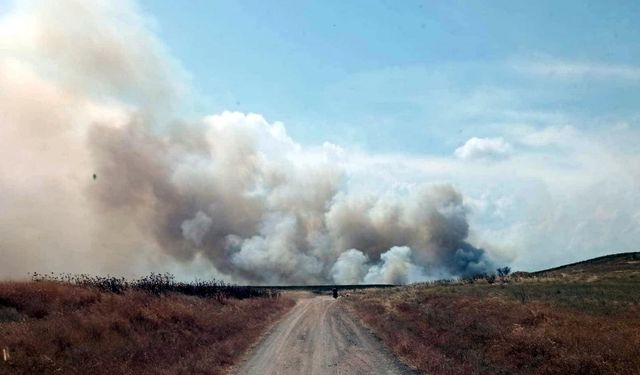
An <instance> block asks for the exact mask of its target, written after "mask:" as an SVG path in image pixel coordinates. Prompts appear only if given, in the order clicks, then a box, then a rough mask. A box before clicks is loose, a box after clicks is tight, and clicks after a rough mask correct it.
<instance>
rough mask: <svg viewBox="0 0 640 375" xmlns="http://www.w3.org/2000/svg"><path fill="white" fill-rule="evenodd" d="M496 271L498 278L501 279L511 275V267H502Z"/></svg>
mask: <svg viewBox="0 0 640 375" xmlns="http://www.w3.org/2000/svg"><path fill="white" fill-rule="evenodd" d="M497 271H498V276H500V277H501V278H505V277H507V276H508V275H509V274H510V273H511V267H508V266H504V267H502V268H498V269H497Z"/></svg>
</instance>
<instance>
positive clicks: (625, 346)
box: [348, 286, 640, 374]
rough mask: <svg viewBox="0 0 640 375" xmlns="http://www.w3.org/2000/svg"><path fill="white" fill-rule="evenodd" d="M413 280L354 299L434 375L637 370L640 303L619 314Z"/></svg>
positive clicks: (402, 352)
mask: <svg viewBox="0 0 640 375" xmlns="http://www.w3.org/2000/svg"><path fill="white" fill-rule="evenodd" d="M470 288H474V287H472V286H451V287H433V286H413V287H405V288H397V289H395V290H393V291H367V292H365V293H360V294H354V295H352V297H351V298H349V299H348V301H349V305H350V307H351V308H352V309H353V311H354V312H355V313H356V314H357V315H358V316H359V317H360V318H361V319H362V320H363V322H364V323H365V324H366V325H368V326H369V327H371V328H372V329H373V330H374V331H375V332H377V333H378V334H379V335H380V336H381V338H382V339H383V340H384V341H385V342H386V343H387V345H388V346H389V347H390V348H391V349H392V350H393V351H395V352H396V353H397V354H398V355H399V356H401V357H402V358H404V359H405V360H406V361H407V362H408V363H410V364H412V365H414V366H416V367H417V368H418V369H420V370H421V371H423V372H425V373H429V374H638V373H640V319H639V318H638V316H639V315H638V313H639V312H640V309H638V306H637V304H628V305H626V307H625V308H624V309H619V310H616V311H617V312H616V313H615V314H606V315H605V314H597V313H590V312H589V311H584V310H579V309H572V308H568V307H566V306H563V305H559V304H554V303H552V302H550V301H544V302H543V301H537V300H530V301H529V302H527V303H522V302H521V301H519V300H518V299H517V298H509V297H508V296H507V295H504V294H500V293H495V294H494V293H489V292H488V291H489V290H491V289H496V288H499V287H497V286H496V287H489V286H485V287H484V288H485V290H486V291H487V292H486V293H482V289H478V288H475V290H473V291H470V290H465V289H470Z"/></svg>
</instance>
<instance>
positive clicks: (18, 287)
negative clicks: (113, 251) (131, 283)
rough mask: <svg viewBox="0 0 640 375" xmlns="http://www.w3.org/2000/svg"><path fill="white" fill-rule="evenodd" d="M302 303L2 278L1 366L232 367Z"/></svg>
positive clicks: (92, 369)
mask: <svg viewBox="0 0 640 375" xmlns="http://www.w3.org/2000/svg"><path fill="white" fill-rule="evenodd" d="M293 304H294V302H293V300H291V299H290V298H288V297H285V296H279V297H277V298H265V297H257V298H247V299H234V298H226V299H220V298H200V297H194V296H186V295H182V294H179V293H167V294H163V295H154V294H151V293H147V292H144V291H137V290H127V291H125V292H123V293H120V294H117V293H110V292H105V291H100V290H98V289H96V288H91V287H82V286H74V285H69V284H65V283H60V282H50V281H44V282H4V283H0V350H1V349H4V350H5V351H6V352H7V353H8V355H9V358H8V359H7V360H4V358H3V356H2V354H0V373H3V374H20V373H29V374H33V373H64V374H69V373H71V374H74V373H77V374H134V373H135V374H140V373H163V374H176V373H207V374H211V373H213V374H216V373H224V372H226V371H227V369H229V368H230V366H231V365H232V364H234V363H235V362H236V361H237V360H238V359H239V357H240V356H241V355H242V354H243V353H244V352H245V351H246V350H247V349H248V348H249V347H250V346H251V344H253V343H254V342H255V341H256V340H257V339H258V337H259V336H260V335H261V334H262V332H263V331H264V330H265V329H266V327H267V326H268V325H269V324H270V323H271V322H273V321H274V320H275V319H277V318H278V317H279V316H280V315H281V314H283V313H284V312H285V311H287V310H288V309H289V308H290V307H292V306H293Z"/></svg>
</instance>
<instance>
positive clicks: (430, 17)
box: [141, 1, 640, 154]
mask: <svg viewBox="0 0 640 375" xmlns="http://www.w3.org/2000/svg"><path fill="white" fill-rule="evenodd" d="M141 7H142V8H143V9H144V10H145V11H146V12H148V13H149V14H150V15H151V16H152V17H153V18H154V19H155V21H156V28H157V30H158V33H159V35H160V37H161V39H162V40H163V42H164V43H166V44H167V46H168V47H169V49H170V50H171V51H172V52H173V53H174V54H175V56H177V57H178V58H179V59H180V61H181V62H182V64H183V65H184V66H185V68H186V70H187V71H189V72H190V73H191V75H192V79H193V83H194V87H195V88H196V89H197V90H198V92H199V93H202V94H204V96H205V97H206V100H204V101H203V102H202V103H199V104H200V105H198V106H195V107H196V108H194V110H195V111H196V112H209V111H211V110H214V111H219V110H224V109H232V110H240V111H245V112H246V111H250V112H257V113H261V114H264V115H265V116H266V117H267V118H270V119H274V120H278V121H282V122H284V123H285V124H287V129H288V131H289V132H290V134H291V135H292V136H293V137H294V138H295V139H297V140H299V141H301V142H304V143H318V142H323V141H330V142H334V143H341V142H342V143H348V144H349V145H350V146H352V145H354V144H355V145H357V146H359V147H362V148H365V149H371V150H375V151H392V152H396V151H402V152H410V153H418V154H419V153H436V154H447V153H450V152H451V151H452V149H453V148H455V147H456V146H458V145H460V144H461V143H463V142H465V141H466V139H468V138H469V137H471V136H478V135H492V133H494V132H495V131H494V130H493V128H495V127H496V126H506V123H509V122H516V121H522V120H527V121H529V122H532V121H542V120H541V119H540V118H542V117H545V116H552V115H555V116H570V117H571V118H572V119H573V118H575V119H576V121H579V124H576V126H580V127H587V126H598V123H597V121H598V119H599V118H607V119H609V118H615V119H618V118H622V117H624V118H625V119H628V118H633V116H634V115H635V108H637V103H638V90H637V81H638V78H639V77H638V75H639V72H638V71H637V70H635V69H637V68H635V67H634V64H636V63H637V61H640V46H639V44H638V40H639V38H640V26H638V24H637V22H634V20H636V19H637V17H638V16H639V15H640V4H638V3H637V2H634V1H628V2H615V1H614V2H606V3H605V2H601V1H563V2H557V1H540V2H526V1H515V2H514V1H490V2H486V1H451V2H435V1H433V2H431V1H403V2H396V1H347V2H344V1H274V2H264V1H194V2H189V3H188V4H184V3H176V2H171V1H147V2H143V3H142V4H141ZM581 70H584V71H581ZM626 70H629V71H628V72H627V73H624V71H626ZM505 112H506V113H505ZM517 115H519V116H520V117H516V116H517ZM532 117H536V118H534V119H532ZM536 125H537V124H536ZM542 125H544V124H542Z"/></svg>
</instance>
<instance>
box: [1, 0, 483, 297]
mask: <svg viewBox="0 0 640 375" xmlns="http://www.w3.org/2000/svg"><path fill="white" fill-rule="evenodd" d="M0 46H1V47H2V48H1V51H2V52H1V53H0V114H1V115H2V116H0V149H2V158H0V171H1V172H2V173H0V196H1V197H2V198H0V199H2V200H1V201H0V205H1V208H2V210H1V211H0V249H1V251H2V259H3V261H2V263H1V266H0V271H1V272H2V275H3V276H6V277H19V276H23V275H25V274H26V273H27V272H30V271H44V270H46V271H49V270H51V271H70V272H100V273H102V272H111V273H117V274H128V275H135V274H140V273H145V272H149V271H163V270H170V271H176V272H180V273H182V274H183V275H187V276H192V275H193V274H194V273H196V272H197V273H198V274H199V275H201V276H202V275H209V276H215V277H223V278H226V279H229V280H235V281H242V282H252V283H270V284H273V283H321V282H339V283H358V282H363V281H366V282H390V283H404V282H411V281H417V280H420V279H424V278H426V277H428V275H429V274H433V273H444V274H448V275H465V274H469V273H471V272H476V271H481V270H484V269H487V268H488V267H491V263H490V261H489V260H488V258H487V256H486V254H485V252H484V250H482V249H479V248H476V247H474V246H472V245H470V244H469V242H467V236H468V234H469V226H468V223H467V208H466V206H465V204H464V200H463V197H462V195H461V194H460V193H459V192H458V191H457V190H456V189H455V188H453V187H452V186H450V185H447V184H438V185H432V184H421V186H416V187H415V189H412V190H411V191H410V192H405V193H397V192H394V191H390V192H389V193H388V194H387V193H384V194H377V193H363V192H359V191H355V189H353V188H352V187H351V185H350V178H351V172H350V171H349V168H348V166H346V165H344V164H342V163H341V160H342V159H343V158H344V157H345V156H344V154H345V152H344V150H342V149H341V148H339V147H337V146H334V145H331V144H325V145H323V146H322V147H303V146H302V145H300V144H298V143H296V142H295V141H294V140H292V139H291V138H290V137H289V136H288V135H287V132H286V130H285V128H284V125H282V124H280V123H277V122H276V123H269V122H268V121H266V120H265V119H264V118H263V117H262V116H260V115H258V114H243V113H237V112H223V113H221V114H216V115H212V116H208V117H206V118H203V119H196V120H171V121H170V120H167V119H168V118H171V117H174V118H175V117H176V114H177V113H178V112H177V111H174V109H175V108H177V107H179V104H178V103H179V101H180V97H181V95H182V94H184V93H185V91H186V89H185V85H184V84H183V82H184V81H185V76H186V75H185V74H184V73H183V72H182V70H181V69H180V67H179V64H177V63H176V62H175V61H173V60H172V59H171V58H170V57H169V55H168V54H167V53H166V51H165V50H164V48H163V47H162V45H161V43H159V42H158V41H157V40H156V38H155V37H154V36H153V32H152V31H151V30H150V28H149V22H148V21H147V20H146V19H145V18H144V17H142V16H140V13H139V11H138V9H137V8H136V7H135V6H134V5H132V4H131V3H129V2H124V1H96V2H85V1H79V0H78V1H73V0H68V1H41V2H25V3H19V4H18V5H17V6H16V7H15V9H14V10H13V11H12V12H11V13H10V14H8V15H7V16H6V17H5V18H4V19H2V20H1V21H0ZM94 175H95V178H94Z"/></svg>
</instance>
